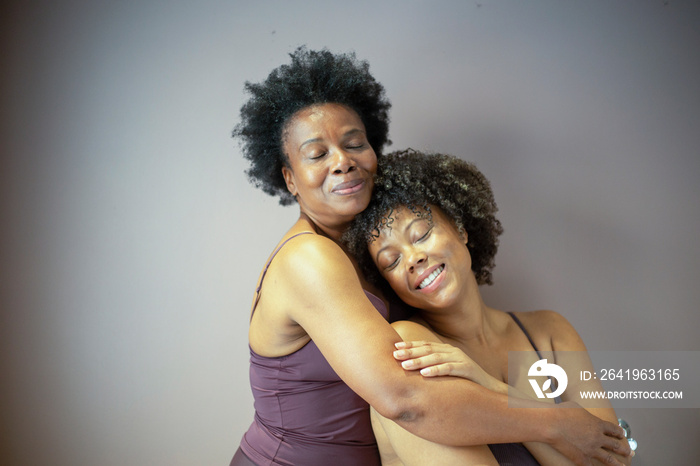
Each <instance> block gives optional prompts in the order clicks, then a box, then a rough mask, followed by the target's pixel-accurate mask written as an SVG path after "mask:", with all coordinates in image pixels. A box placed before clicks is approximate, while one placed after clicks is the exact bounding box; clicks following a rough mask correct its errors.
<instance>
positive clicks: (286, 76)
mask: <svg viewBox="0 0 700 466" xmlns="http://www.w3.org/2000/svg"><path fill="white" fill-rule="evenodd" d="M290 57H291V58H292V62H291V63H290V64H288V65H282V66H280V67H279V68H276V69H274V70H272V72H271V73H270V75H269V76H268V77H267V79H265V80H264V81H263V82H261V83H257V84H255V83H251V82H246V83H245V89H246V91H247V92H249V93H250V94H251V97H250V100H248V102H246V103H245V104H244V105H243V106H242V107H241V122H240V123H239V124H238V125H236V127H235V128H234V130H233V136H234V137H236V138H239V140H240V141H241V145H242V149H243V155H244V157H245V158H246V159H248V160H249V161H250V168H249V169H248V170H246V174H247V175H248V177H249V179H250V181H251V182H252V183H253V184H254V185H255V186H257V187H259V188H261V189H262V190H263V191H265V192H266V193H268V194H270V195H272V196H279V197H280V204H282V205H289V204H292V203H293V202H294V200H295V199H294V197H293V196H292V195H291V194H290V193H289V192H288V191H287V186H286V184H285V182H284V178H283V177H282V167H283V166H285V165H287V164H288V160H287V156H286V154H284V151H283V148H282V145H283V142H284V141H283V131H284V129H285V125H286V124H287V123H288V122H289V120H290V118H291V117H292V116H293V115H294V114H295V113H296V112H298V111H299V110H301V109H303V108H306V107H309V106H312V105H319V104H324V103H337V104H342V105H345V106H347V107H349V108H351V109H352V110H354V111H355V112H356V113H357V114H358V115H359V116H360V119H361V120H362V122H363V123H364V125H365V130H366V131H367V139H368V141H369V143H370V145H371V146H372V148H373V149H374V151H375V153H376V154H377V156H378V157H379V156H380V155H381V152H382V149H383V148H384V145H385V144H387V143H391V141H389V138H388V133H389V108H390V107H391V104H390V103H389V101H388V100H387V99H386V97H385V95H384V87H383V86H382V85H381V84H380V83H378V82H377V81H376V80H375V79H374V77H372V75H371V74H370V73H369V64H368V63H367V62H366V61H359V60H357V59H356V58H355V54H354V53H347V54H333V53H331V52H330V51H328V50H327V49H323V50H320V51H313V50H307V49H306V47H299V48H298V49H296V50H295V51H294V52H293V53H291V54H290Z"/></svg>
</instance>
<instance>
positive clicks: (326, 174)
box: [282, 103, 377, 226]
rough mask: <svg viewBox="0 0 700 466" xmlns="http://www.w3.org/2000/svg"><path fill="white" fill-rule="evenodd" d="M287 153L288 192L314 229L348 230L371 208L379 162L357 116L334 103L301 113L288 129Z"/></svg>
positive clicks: (285, 175) (301, 111)
mask: <svg viewBox="0 0 700 466" xmlns="http://www.w3.org/2000/svg"><path fill="white" fill-rule="evenodd" d="M283 148H284V152H285V154H286V155H287V157H288V161H289V166H287V167H284V168H283V169H282V174H283V176H284V179H285V182H286V183H287V189H289V192H290V193H292V195H294V196H295V197H296V198H297V201H298V202H299V206H300V207H301V210H302V211H303V212H305V213H306V214H307V215H309V217H311V218H312V219H313V220H314V222H315V223H317V224H320V225H329V226H334V225H342V224H347V223H349V222H350V221H352V219H353V218H354V217H355V215H357V214H358V213H360V212H362V211H363V210H364V209H365V208H367V205H368V204H369V200H370V198H371V196H372V188H373V187H374V181H373V176H374V174H375V172H376V171H377V156H376V155H375V153H374V150H373V149H372V147H371V146H370V145H369V142H368V141H367V134H366V132H365V126H364V124H363V123H362V120H361V119H360V117H359V116H358V115H357V113H355V112H354V111H353V110H351V109H349V108H348V107H345V106H344V105H340V104H334V103H328V104H321V105H314V106H311V107H307V108H304V109H302V110H300V111H299V112H297V113H296V114H295V115H294V116H293V117H292V119H291V120H290V122H289V123H288V124H287V125H286V126H285V130H284V134H283Z"/></svg>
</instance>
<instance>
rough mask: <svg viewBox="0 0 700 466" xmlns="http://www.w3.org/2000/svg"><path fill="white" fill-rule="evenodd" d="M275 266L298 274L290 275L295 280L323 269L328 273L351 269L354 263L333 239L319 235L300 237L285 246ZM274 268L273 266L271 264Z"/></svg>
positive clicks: (275, 261)
mask: <svg viewBox="0 0 700 466" xmlns="http://www.w3.org/2000/svg"><path fill="white" fill-rule="evenodd" d="M273 264H274V265H275V266H276V267H278V268H282V269H284V270H285V272H297V273H296V274H294V273H292V274H289V275H288V277H289V278H291V279H294V278H295V277H297V276H298V275H301V277H298V278H303V275H304V274H301V273H299V272H301V271H302V270H303V271H304V272H308V271H312V270H315V269H321V270H323V271H328V270H330V269H333V268H337V267H341V268H343V267H350V268H352V263H351V262H350V259H349V258H348V256H347V255H346V254H345V252H344V251H343V250H342V249H341V247H340V246H338V245H337V244H336V243H335V242H333V241H332V240H331V239H329V238H326V237H325V236H321V235H318V234H305V235H299V236H296V237H294V238H291V240H290V241H289V242H288V243H287V244H285V246H284V247H283V248H282V249H280V250H279V252H278V253H277V255H276V256H275V259H274V261H273ZM271 266H272V264H271Z"/></svg>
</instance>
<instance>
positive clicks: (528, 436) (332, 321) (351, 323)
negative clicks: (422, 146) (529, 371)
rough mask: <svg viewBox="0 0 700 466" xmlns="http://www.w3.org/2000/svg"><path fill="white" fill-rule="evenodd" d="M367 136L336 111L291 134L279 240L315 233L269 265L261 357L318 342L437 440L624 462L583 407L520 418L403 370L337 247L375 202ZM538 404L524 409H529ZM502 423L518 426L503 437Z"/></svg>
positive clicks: (340, 368) (525, 412)
mask: <svg viewBox="0 0 700 466" xmlns="http://www.w3.org/2000/svg"><path fill="white" fill-rule="evenodd" d="M364 134H365V132H364V125H363V124H362V121H361V120H360V118H359V117H358V116H357V114H355V112H353V111H352V110H350V109H348V108H346V107H343V106H341V105H337V104H322V105H318V106H314V107H309V108H306V109H303V110H302V111H300V112H298V113H297V114H296V115H295V117H293V118H292V120H291V121H290V122H289V123H288V124H287V125H286V128H285V132H284V140H283V142H284V149H285V153H286V155H287V158H288V163H287V166H286V167H285V168H284V170H283V175H284V177H285V181H286V183H287V186H288V189H289V191H290V192H291V193H292V194H294V195H295V196H296V197H297V200H298V202H299V206H300V216H299V219H298V221H297V222H296V223H295V224H294V225H293V226H292V227H291V228H290V229H289V230H288V231H287V233H285V235H284V236H283V238H282V241H284V240H285V239H287V238H289V237H291V236H292V235H294V234H296V233H300V232H311V234H305V235H301V236H299V237H296V238H294V239H292V240H291V241H289V242H288V243H287V244H286V245H285V247H284V248H282V249H281V250H280V252H279V253H278V254H277V256H276V257H275V259H274V260H273V261H272V263H271V264H270V267H269V269H268V271H267V275H266V277H265V281H264V282H263V287H262V290H261V295H260V300H259V302H258V305H257V307H256V311H255V313H254V315H253V318H252V320H251V324H250V331H249V339H250V345H251V347H252V348H253V350H254V351H256V352H257V353H259V354H261V355H263V356H281V355H286V354H290V353H292V352H294V351H296V350H297V349H299V348H301V347H302V346H304V345H305V344H306V343H307V342H308V341H309V340H311V339H313V341H314V342H315V344H316V345H317V346H318V348H319V349H320V350H321V352H322V353H323V355H324V357H325V358H326V360H327V361H328V362H329V364H330V365H331V366H332V367H333V369H334V370H335V371H336V373H337V374H338V375H339V376H340V377H341V378H342V379H343V381H344V382H345V383H347V384H348V386H349V387H350V388H351V389H353V390H354V391H355V392H356V393H357V394H358V395H360V396H361V397H362V398H364V399H365V400H366V401H367V402H368V403H370V404H371V405H372V406H373V407H374V408H375V409H376V410H377V411H378V412H380V413H381V414H382V415H384V416H385V417H387V418H389V419H393V420H395V421H396V422H398V423H399V424H400V425H401V426H402V427H404V428H405V429H407V430H409V431H410V432H413V433H414V434H416V435H418V436H420V437H423V438H426V439H428V440H432V441H435V442H437V441H439V442H441V443H443V444H450V445H480V444H484V443H488V442H519V441H527V440H532V441H540V442H545V443H548V444H550V445H552V446H553V447H554V448H556V449H557V450H559V451H561V452H562V453H564V454H565V455H566V456H568V457H570V458H572V459H573V460H574V462H575V463H576V464H581V465H588V464H590V458H595V457H597V458H605V457H607V456H608V454H609V451H610V450H616V451H618V452H619V453H622V454H628V453H629V449H628V448H627V447H626V446H624V445H623V444H622V442H621V441H620V439H621V438H622V430H621V429H620V428H619V427H618V426H616V425H613V424H611V423H607V422H604V421H601V420H600V419H597V418H595V417H594V416H591V415H590V414H588V413H586V412H585V411H584V410H582V409H570V410H564V409H551V410H549V409H512V408H509V407H508V397H507V396H505V395H501V394H495V393H493V392H491V391H489V390H487V389H485V388H484V387H481V386H479V385H477V384H474V383H471V382H469V381H465V380H462V379H459V378H452V377H450V378H443V379H441V380H439V381H438V380H425V379H424V378H423V377H421V376H420V375H419V374H415V373H406V372H405V371H404V370H403V369H402V368H401V366H400V364H399V363H398V362H397V361H396V360H395V359H394V358H393V357H392V351H393V350H394V345H395V343H397V342H399V341H401V338H400V336H399V335H398V334H397V333H396V331H395V330H394V329H393V328H392V327H391V325H389V324H388V323H387V322H386V321H385V320H384V319H383V318H382V317H381V315H380V314H379V313H378V312H377V310H376V309H375V308H374V306H372V304H371V303H370V301H369V300H368V298H367V297H366V295H365V292H364V289H368V290H369V291H372V292H374V293H376V292H377V290H376V289H373V288H371V287H370V286H369V284H368V283H366V281H365V280H364V278H363V277H362V276H361V275H360V274H359V272H358V270H357V266H356V264H355V262H354V260H353V259H352V258H350V257H349V255H348V254H347V253H346V252H345V251H344V250H343V248H342V247H341V246H340V245H339V241H340V236H341V235H342V233H343V232H344V230H345V229H346V228H347V226H348V224H349V222H350V221H351V220H352V218H354V216H355V215H357V214H358V213H359V212H361V211H362V210H364V209H365V208H366V206H367V203H368V202H369V199H370V196H371V189H372V186H371V184H372V183H371V175H373V174H374V170H376V156H375V155H374V151H373V150H372V148H371V147H370V146H369V144H368V143H367V141H366V136H364ZM302 265H303V266H302ZM309 290H313V293H310V292H309ZM465 400H470V402H469V403H465V402H464V401H465ZM532 403H533V402H532V401H530V400H522V403H521V406H522V407H524V408H526V407H530V406H534V405H533V404H532ZM506 420H507V422H508V423H509V424H510V425H512V426H513V428H511V429H507V431H505V430H504V429H503V428H502V426H503V423H504V422H506ZM610 464H619V463H610Z"/></svg>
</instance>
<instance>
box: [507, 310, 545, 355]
mask: <svg viewBox="0 0 700 466" xmlns="http://www.w3.org/2000/svg"><path fill="white" fill-rule="evenodd" d="M508 315H509V316H511V317H512V318H513V320H514V321H515V323H516V324H518V327H520V330H522V331H523V333H524V334H525V336H526V337H527V339H528V341H529V342H530V344H531V345H532V347H533V348H534V349H535V352H536V353H537V356H539V358H540V359H542V355H541V354H540V350H538V349H537V346H535V342H534V341H532V338H531V337H530V334H529V333H528V332H527V330H525V326H524V325H523V323H522V322H520V319H518V318H517V317H516V316H515V314H513V313H512V312H509V313H508Z"/></svg>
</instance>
